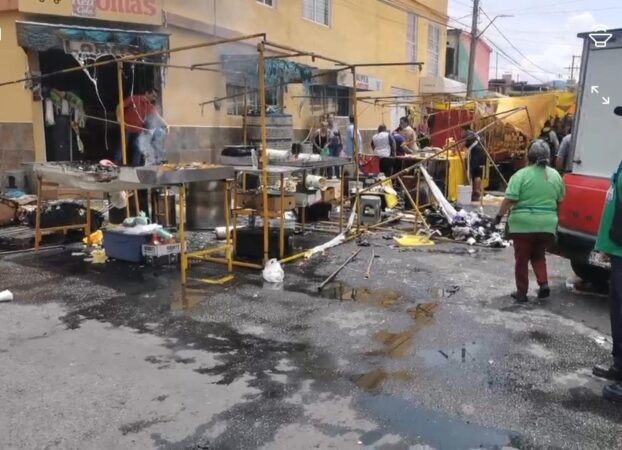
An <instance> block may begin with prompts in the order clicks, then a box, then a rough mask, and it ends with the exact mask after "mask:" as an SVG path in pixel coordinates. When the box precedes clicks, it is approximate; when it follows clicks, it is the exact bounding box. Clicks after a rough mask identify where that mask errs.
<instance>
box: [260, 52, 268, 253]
mask: <svg viewBox="0 0 622 450" xmlns="http://www.w3.org/2000/svg"><path fill="white" fill-rule="evenodd" d="M257 49H258V50H259V109H260V111H259V113H260V118H261V180H262V184H263V190H262V197H263V245H264V247H263V263H264V265H265V264H266V263H267V262H268V259H269V258H270V248H269V246H270V214H269V212H268V164H269V160H268V130H267V127H266V121H267V117H266V59H265V52H266V46H265V43H264V42H260V43H259V45H258V46H257Z"/></svg>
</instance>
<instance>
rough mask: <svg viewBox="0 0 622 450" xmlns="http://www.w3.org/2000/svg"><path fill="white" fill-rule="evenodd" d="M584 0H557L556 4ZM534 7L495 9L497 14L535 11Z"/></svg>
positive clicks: (581, 0)
mask: <svg viewBox="0 0 622 450" xmlns="http://www.w3.org/2000/svg"><path fill="white" fill-rule="evenodd" d="M583 1H584V0H566V1H564V2H557V3H556V4H555V6H559V5H567V4H570V3H581V2H583ZM533 9H534V7H533V6H532V7H530V8H526V7H522V8H511V9H504V10H501V11H495V12H494V13H495V14H505V13H514V12H519V11H533Z"/></svg>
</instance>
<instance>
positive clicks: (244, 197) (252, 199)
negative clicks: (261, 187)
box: [235, 192, 257, 209]
mask: <svg viewBox="0 0 622 450" xmlns="http://www.w3.org/2000/svg"><path fill="white" fill-rule="evenodd" d="M256 198H257V194H256V193H255V192H236V193H235V204H236V205H237V207H238V208H248V209H254V208H255V207H256V205H257V201H256Z"/></svg>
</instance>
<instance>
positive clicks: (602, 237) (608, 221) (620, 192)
mask: <svg viewBox="0 0 622 450" xmlns="http://www.w3.org/2000/svg"><path fill="white" fill-rule="evenodd" d="M620 173H622V164H620V167H619V168H618V172H617V173H616V175H614V179H617V183H614V182H613V180H612V182H611V187H610V188H609V192H607V200H606V202H605V209H604V210H603V217H602V219H601V220H600V230H599V231H598V238H597V239H596V248H595V249H596V250H597V251H599V252H603V253H607V254H608V255H613V256H618V257H621V258H622V246H620V245H618V244H616V243H615V242H613V241H612V240H611V236H610V235H609V231H611V227H612V226H613V217H614V215H615V211H616V196H617V198H622V176H619V174H620ZM614 187H615V188H617V190H614ZM614 193H615V195H614Z"/></svg>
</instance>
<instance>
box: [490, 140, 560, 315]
mask: <svg viewBox="0 0 622 450" xmlns="http://www.w3.org/2000/svg"><path fill="white" fill-rule="evenodd" d="M550 154H551V152H550V149H549V146H548V145H547V144H546V142H544V141H542V140H540V139H538V140H536V141H535V142H534V143H533V144H532V145H531V146H530V147H529V151H528V152H527V159H528V160H529V165H528V166H527V167H525V168H524V169H521V170H519V171H518V172H516V173H515V174H514V176H513V177H512V178H510V182H509V183H508V188H507V190H506V192H505V199H504V200H503V203H502V204H501V207H500V209H499V213H498V214H497V218H496V222H497V224H499V223H500V222H501V219H502V218H503V216H505V215H506V214H507V212H508V211H510V210H511V212H510V217H509V219H508V232H509V236H510V238H511V239H512V240H513V241H514V260H515V268H514V275H515V278H516V292H515V293H514V294H512V297H514V299H515V300H516V301H517V302H519V303H525V302H527V300H528V299H527V292H528V291H529V262H531V265H532V267H533V270H534V272H535V274H536V279H537V280H538V285H539V286H540V289H539V291H538V298H547V297H548V296H549V295H550V294H551V289H550V288H549V280H548V274H547V270H546V256H545V255H546V249H547V248H548V247H549V246H550V245H551V244H553V242H555V236H556V234H557V222H558V217H557V212H558V207H559V203H560V202H561V201H562V199H563V198H564V195H565V188H564V183H563V181H562V178H561V176H560V175H559V173H558V172H557V171H556V170H555V169H552V168H551V167H548V164H549V162H550V159H551V158H550Z"/></svg>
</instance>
